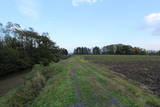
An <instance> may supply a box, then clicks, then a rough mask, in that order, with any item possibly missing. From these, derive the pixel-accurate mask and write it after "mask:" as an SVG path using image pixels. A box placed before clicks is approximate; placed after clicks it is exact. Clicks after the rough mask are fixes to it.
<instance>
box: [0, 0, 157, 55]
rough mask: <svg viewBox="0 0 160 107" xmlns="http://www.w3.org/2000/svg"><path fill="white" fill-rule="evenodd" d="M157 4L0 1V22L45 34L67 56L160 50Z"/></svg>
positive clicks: (146, 0) (145, 0)
mask: <svg viewBox="0 0 160 107" xmlns="http://www.w3.org/2000/svg"><path fill="white" fill-rule="evenodd" d="M159 5H160V0H0V22H1V23H3V24H5V23H7V22H8V21H11V22H14V23H19V24H20V25H22V27H23V28H27V27H33V28H34V29H35V31H37V32H40V33H41V32H49V33H50V37H51V39H52V40H53V41H55V42H56V43H57V45H59V46H61V47H64V48H67V49H68V50H69V51H70V52H71V51H72V50H73V49H74V48H75V47H77V46H88V47H93V46H100V47H102V46H104V45H108V44H114V43H124V44H130V45H133V46H139V47H142V48H145V49H153V50H160V6H159Z"/></svg>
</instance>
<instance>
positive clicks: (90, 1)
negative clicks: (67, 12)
mask: <svg viewBox="0 0 160 107" xmlns="http://www.w3.org/2000/svg"><path fill="white" fill-rule="evenodd" d="M97 1H98V0H72V5H73V6H79V5H80V4H82V3H88V4H93V3H96V2H97Z"/></svg>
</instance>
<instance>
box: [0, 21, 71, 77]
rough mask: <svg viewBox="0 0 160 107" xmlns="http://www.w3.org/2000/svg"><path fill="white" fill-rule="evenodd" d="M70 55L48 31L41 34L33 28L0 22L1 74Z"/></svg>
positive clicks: (47, 62) (55, 60)
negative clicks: (52, 38) (23, 27)
mask: <svg viewBox="0 0 160 107" xmlns="http://www.w3.org/2000/svg"><path fill="white" fill-rule="evenodd" d="M66 55H68V51H67V50H66V49H64V48H59V47H58V46H57V45H56V43H55V42H53V41H52V40H51V39H50V38H49V34H48V33H42V34H39V33H37V32H35V31H34V30H33V28H29V29H27V30H26V29H22V28H21V26H20V25H19V24H16V23H12V22H8V23H7V24H6V25H3V24H1V23H0V75H5V74H8V73H11V72H15V71H18V72H19V71H23V70H25V69H29V68H31V67H32V66H33V65H34V64H43V65H48V64H49V63H50V62H52V61H53V62H58V61H59V60H60V59H62V58H64V57H65V56H66Z"/></svg>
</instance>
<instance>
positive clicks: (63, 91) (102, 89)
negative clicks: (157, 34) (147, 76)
mask: <svg viewBox="0 0 160 107" xmlns="http://www.w3.org/2000/svg"><path fill="white" fill-rule="evenodd" d="M55 69H56V70H57V71H58V72H59V74H58V75H55V76H53V79H51V80H50V81H49V85H48V86H47V87H46V88H45V90H44V91H43V92H42V93H41V95H40V96H39V97H38V98H37V99H36V100H35V102H34V104H33V105H32V106H31V107H50V106H52V107H72V106H76V105H80V107H84V106H85V107H152V106H160V99H158V98H156V97H155V96H153V95H151V94H148V93H145V92H144V91H142V90H141V89H139V88H138V87H136V86H135V85H132V84H130V83H129V82H127V81H126V80H124V79H122V78H120V77H118V76H116V75H114V74H111V73H110V72H105V71H103V70H102V69H100V68H97V67H96V66H94V65H92V64H91V63H89V62H88V61H86V60H84V58H83V56H81V57H80V56H74V57H72V58H70V59H68V60H65V61H62V62H60V63H58V64H56V65H55Z"/></svg>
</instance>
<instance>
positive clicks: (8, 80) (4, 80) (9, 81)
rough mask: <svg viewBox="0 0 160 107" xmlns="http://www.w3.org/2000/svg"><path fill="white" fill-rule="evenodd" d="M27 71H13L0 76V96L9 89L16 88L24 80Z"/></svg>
mask: <svg viewBox="0 0 160 107" xmlns="http://www.w3.org/2000/svg"><path fill="white" fill-rule="evenodd" d="M27 74H28V71H25V72H22V73H14V74H10V75H7V76H3V77H0V96H3V95H5V94H6V93H7V92H9V91H10V90H11V89H14V88H16V87H17V86H18V85H20V84H22V83H23V82H24V80H25V79H24V78H25V76H26V75H27Z"/></svg>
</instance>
